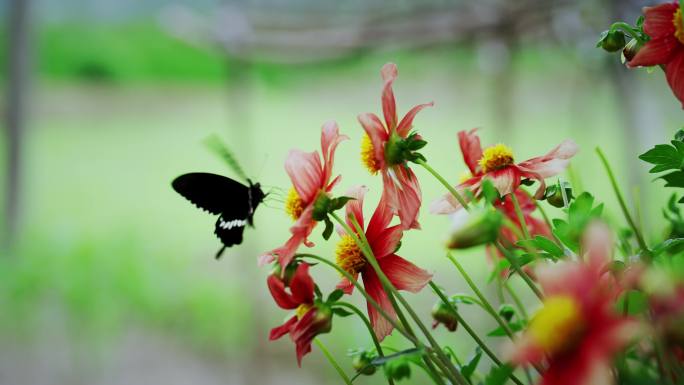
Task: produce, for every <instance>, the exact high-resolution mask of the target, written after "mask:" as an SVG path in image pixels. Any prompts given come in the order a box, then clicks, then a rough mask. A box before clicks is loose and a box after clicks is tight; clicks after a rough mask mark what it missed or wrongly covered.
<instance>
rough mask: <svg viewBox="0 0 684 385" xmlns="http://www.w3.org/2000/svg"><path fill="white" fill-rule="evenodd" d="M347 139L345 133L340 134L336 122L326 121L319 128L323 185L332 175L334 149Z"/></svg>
mask: <svg viewBox="0 0 684 385" xmlns="http://www.w3.org/2000/svg"><path fill="white" fill-rule="evenodd" d="M347 139H349V137H348V136H346V135H340V129H339V127H338V126H337V122H335V121H332V120H331V121H329V122H326V123H325V124H324V125H323V127H322V129H321V153H322V154H323V179H322V180H323V183H322V184H323V185H325V184H328V182H329V181H330V178H331V176H332V170H333V163H334V159H335V150H336V149H337V145H338V144H340V143H341V142H342V141H343V140H347Z"/></svg>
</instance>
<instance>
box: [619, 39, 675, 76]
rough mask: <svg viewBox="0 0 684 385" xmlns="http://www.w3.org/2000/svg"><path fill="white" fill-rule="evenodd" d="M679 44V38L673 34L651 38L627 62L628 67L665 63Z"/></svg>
mask: <svg viewBox="0 0 684 385" xmlns="http://www.w3.org/2000/svg"><path fill="white" fill-rule="evenodd" d="M678 44H679V42H678V41H677V38H676V37H674V36H673V35H670V36H663V37H659V38H657V39H652V40H649V41H648V42H647V43H646V44H644V46H643V47H641V49H639V51H638V52H637V53H636V55H634V57H633V58H632V60H630V61H629V62H627V67H630V68H634V67H650V66H654V65H659V64H665V63H667V62H668V61H670V57H672V53H673V52H674V51H675V49H676V48H677V45H678Z"/></svg>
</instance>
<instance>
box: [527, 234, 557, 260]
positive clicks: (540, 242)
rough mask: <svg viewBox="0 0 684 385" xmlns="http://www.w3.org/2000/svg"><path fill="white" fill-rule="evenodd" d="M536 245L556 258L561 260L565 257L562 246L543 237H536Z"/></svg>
mask: <svg viewBox="0 0 684 385" xmlns="http://www.w3.org/2000/svg"><path fill="white" fill-rule="evenodd" d="M534 243H535V244H536V245H537V247H538V248H540V249H542V250H544V251H546V252H547V253H549V254H551V255H553V256H554V257H558V258H560V257H562V256H563V249H561V248H560V246H558V245H557V244H556V242H554V241H552V240H550V239H548V238H546V237H544V236H542V235H537V236H536V237H534Z"/></svg>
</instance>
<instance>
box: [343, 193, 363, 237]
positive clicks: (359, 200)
mask: <svg viewBox="0 0 684 385" xmlns="http://www.w3.org/2000/svg"><path fill="white" fill-rule="evenodd" d="M367 192H368V187H366V186H354V187H352V188H350V189H349V190H347V192H345V193H344V195H345V196H347V197H350V198H354V199H353V200H350V201H349V202H347V204H346V205H345V213H346V214H347V215H346V216H345V219H346V221H347V224H348V225H349V227H351V228H352V229H353V228H354V225H353V224H352V223H351V220H350V219H349V216H350V215H353V216H354V219H356V222H358V224H359V225H361V229H363V228H364V222H363V198H364V197H365V196H366V193H367Z"/></svg>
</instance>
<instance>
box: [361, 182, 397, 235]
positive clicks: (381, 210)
mask: <svg viewBox="0 0 684 385" xmlns="http://www.w3.org/2000/svg"><path fill="white" fill-rule="evenodd" d="M387 199H388V198H387V196H386V195H385V193H384V192H383V195H382V197H381V198H380V202H378V207H376V208H375V212H373V216H372V217H371V219H370V222H368V227H367V229H366V237H367V238H368V239H369V240H370V239H375V238H377V237H378V236H379V234H380V233H381V232H382V231H384V230H385V229H386V228H387V227H388V226H389V224H390V222H392V215H393V214H392V208H391V207H390V206H389V204H388V203H387Z"/></svg>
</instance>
